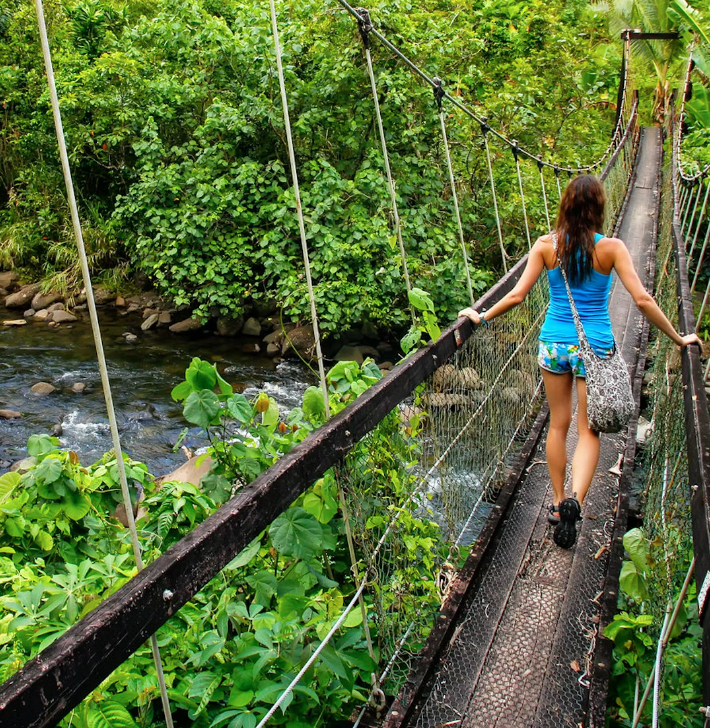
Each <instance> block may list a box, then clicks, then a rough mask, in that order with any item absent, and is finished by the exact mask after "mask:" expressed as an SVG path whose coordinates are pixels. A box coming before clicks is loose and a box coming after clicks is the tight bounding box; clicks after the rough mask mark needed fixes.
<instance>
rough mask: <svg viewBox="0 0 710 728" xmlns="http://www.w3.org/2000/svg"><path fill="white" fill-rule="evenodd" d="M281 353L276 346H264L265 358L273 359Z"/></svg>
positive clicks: (279, 348)
mask: <svg viewBox="0 0 710 728" xmlns="http://www.w3.org/2000/svg"><path fill="white" fill-rule="evenodd" d="M280 353H281V347H280V346H279V345H278V344H273V343H272V344H267V345H266V356H268V357H269V358H270V359H273V358H274V357H275V356H279V354H280Z"/></svg>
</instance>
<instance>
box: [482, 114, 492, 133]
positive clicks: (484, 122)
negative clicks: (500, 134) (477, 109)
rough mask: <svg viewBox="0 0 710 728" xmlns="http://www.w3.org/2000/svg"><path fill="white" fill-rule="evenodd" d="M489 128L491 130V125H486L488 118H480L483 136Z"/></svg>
mask: <svg viewBox="0 0 710 728" xmlns="http://www.w3.org/2000/svg"><path fill="white" fill-rule="evenodd" d="M490 130H491V127H490V126H488V119H486V117H485V116H484V117H483V118H482V119H481V134H483V136H487V134H488V132H489V131H490Z"/></svg>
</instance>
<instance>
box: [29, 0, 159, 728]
mask: <svg viewBox="0 0 710 728" xmlns="http://www.w3.org/2000/svg"><path fill="white" fill-rule="evenodd" d="M35 10H36V12H37V22H38V25H39V35H40V41H41V44H42V55H43V57H44V66H45V71H46V73H47V82H48V84H49V96H50V100H51V105H52V114H53V116H54V128H55V131H56V134H57V142H58V144H59V157H60V159H61V164H62V173H63V175H64V183H65V185H66V189H67V201H68V203H69V211H70V214H71V221H72V226H73V228H74V236H75V238H76V244H77V249H78V252H79V264H80V266H81V274H82V279H83V282H84V288H85V289H86V304H87V306H88V309H89V318H90V320H91V330H92V333H93V336H94V345H95V347H96V356H97V359H98V365H99V373H100V376H101V385H102V387H103V390H104V400H105V402H106V411H107V414H108V420H109V429H110V431H111V440H112V443H113V452H114V454H115V456H116V467H117V469H118V479H119V482H120V484H121V495H122V497H123V506H124V509H125V511H126V521H127V522H128V530H129V532H130V534H131V546H132V548H133V557H134V559H135V561H136V568H137V570H138V571H139V572H140V571H142V570H143V557H142V555H141V546H140V542H139V541H138V531H137V529H136V521H135V517H134V515H133V504H132V503H131V494H130V491H129V489H128V479H127V477H126V466H125V463H124V462H123V449H122V447H121V438H120V435H119V433H118V423H117V421H116V412H115V410H114V406H113V396H112V393H111V381H110V378H109V375H108V367H107V365H106V357H105V354H104V347H103V340H102V337H101V328H100V326H99V317H98V313H97V310H96V301H95V300H94V291H93V288H92V287H91V271H90V270H89V262H88V260H87V257H86V247H85V245H84V235H83V232H82V229H81V220H80V219H79V208H78V206H77V203H76V195H75V194H74V182H73V180H72V174H71V167H70V164H69V155H68V154H67V147H66V141H65V138H64V126H63V124H62V115H61V111H60V108H59V97H58V96H57V86H56V83H55V80H54V69H53V66H52V54H51V51H50V48H49V39H48V38H47V26H46V23H45V19H44V7H43V5H42V0H35ZM150 648H151V652H152V653H153V663H154V665H155V670H156V674H157V678H158V685H159V689H160V699H161V702H162V705H163V712H164V714H165V724H166V726H167V728H173V719H172V714H171V711H170V700H169V698H168V691H167V687H166V685H165V675H164V672H163V664H162V661H161V659H160V648H159V647H158V640H157V637H156V636H155V634H153V635H151V637H150Z"/></svg>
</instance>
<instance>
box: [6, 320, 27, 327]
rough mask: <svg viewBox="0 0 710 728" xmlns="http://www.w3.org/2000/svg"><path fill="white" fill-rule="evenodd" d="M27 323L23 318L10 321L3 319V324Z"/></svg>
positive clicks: (22, 324)
mask: <svg viewBox="0 0 710 728" xmlns="http://www.w3.org/2000/svg"><path fill="white" fill-rule="evenodd" d="M26 323H27V321H25V319H12V320H10V321H3V322H2V325H3V326H24V325H25V324H26Z"/></svg>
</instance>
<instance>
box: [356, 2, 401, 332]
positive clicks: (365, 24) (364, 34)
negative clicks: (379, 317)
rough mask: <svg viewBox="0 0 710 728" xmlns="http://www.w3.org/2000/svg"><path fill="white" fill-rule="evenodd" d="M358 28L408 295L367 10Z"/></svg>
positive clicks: (395, 193)
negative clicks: (363, 50) (363, 47)
mask: <svg viewBox="0 0 710 728" xmlns="http://www.w3.org/2000/svg"><path fill="white" fill-rule="evenodd" d="M358 12H359V13H360V15H358V16H357V17H358V27H359V30H360V37H361V38H362V42H363V45H364V46H365V58H366V60H367V73H368V75H369V77H370V86H371V88H372V101H373V103H374V105H375V116H376V117H377V130H378V132H379V135H380V145H381V146H382V159H383V161H384V165H385V173H386V175H387V187H388V189H389V193H390V202H391V205H392V217H393V220H394V230H395V235H396V236H397V244H398V245H399V254H400V258H401V260H402V272H403V273H404V282H405V285H406V286H407V294H409V291H411V290H412V285H411V283H410V280H409V270H408V268H407V253H406V251H405V248H404V240H403V238H402V222H401V220H400V218H399V209H398V207H397V192H396V190H395V184H394V179H393V177H392V169H391V167H390V158H389V154H388V153H387V138H386V137H385V128H384V125H383V124H382V113H381V111H380V100H379V96H378V93H377V80H376V79H375V70H374V68H373V67H372V54H371V53H370V33H371V32H372V30H373V28H372V23H371V21H370V15H369V13H368V12H367V10H364V9H363V8H360V9H359V10H358ZM409 308H410V311H411V312H412V319H413V318H414V309H413V308H412V305H411V304H410V305H409Z"/></svg>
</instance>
